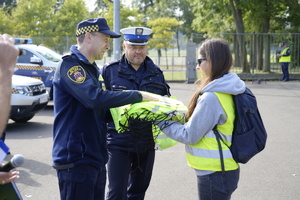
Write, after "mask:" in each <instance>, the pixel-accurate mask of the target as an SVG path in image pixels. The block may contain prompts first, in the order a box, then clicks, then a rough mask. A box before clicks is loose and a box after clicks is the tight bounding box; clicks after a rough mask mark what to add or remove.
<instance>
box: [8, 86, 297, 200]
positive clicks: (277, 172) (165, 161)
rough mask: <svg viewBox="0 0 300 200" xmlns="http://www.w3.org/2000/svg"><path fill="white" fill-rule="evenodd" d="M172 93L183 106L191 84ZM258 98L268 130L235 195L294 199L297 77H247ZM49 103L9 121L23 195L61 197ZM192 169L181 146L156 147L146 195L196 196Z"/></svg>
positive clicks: (192, 199)
mask: <svg viewBox="0 0 300 200" xmlns="http://www.w3.org/2000/svg"><path fill="white" fill-rule="evenodd" d="M170 86H171V93H172V95H173V96H175V97H177V98H178V99H179V100H181V101H183V102H184V103H185V105H187V104H188V101H189V98H190V97H191V95H192V94H193V88H194V87H193V85H192V84H184V83H170ZM247 86H248V87H249V88H250V89H251V90H252V91H253V93H254V94H255V95H256V97H257V100H258V106H259V108H260V112H261V115H262V118H263V120H264V122H265V126H266V129H267V132H268V142H267V146H266V149H265V150H264V151H263V152H262V153H260V154H258V155H257V156H256V157H254V158H253V159H252V160H250V161H249V163H247V164H245V165H241V177H240V183H239V188H238V189H237V191H236V192H235V193H234V195H233V197H232V199H233V200H295V199H299V196H300V190H299V188H300V148H299V146H300V134H299V130H300V82H298V81H291V82H266V83H264V82H262V83H261V84H257V83H256V82H247ZM52 124H53V106H51V105H50V106H48V107H47V108H46V109H45V110H43V111H42V112H40V113H38V114H37V115H36V116H35V117H34V118H33V119H32V120H30V121H29V122H27V123H14V122H13V121H11V120H10V121H9V123H8V126H7V139H6V144H7V145H8V146H9V147H10V151H11V155H9V156H8V157H7V158H6V161H8V160H10V158H11V157H12V156H13V155H14V154H23V155H24V157H25V158H26V162H25V164H24V165H23V166H22V167H20V168H18V170H19V171H20V178H19V179H18V180H17V181H16V184H17V186H18V188H19V190H20V192H21V194H22V196H23V199H32V200H57V199H59V192H58V185H57V179H56V172H55V170H54V169H53V168H52V167H51V163H52V160H51V148H52ZM196 199H197V187H196V175H195V173H194V170H193V169H191V168H190V167H188V166H187V163H186V160H185V151H184V145H182V144H178V145H176V146H174V147H172V148H169V149H166V150H164V151H157V154H156V162H155V167H154V172H153V177H152V181H151V184H150V187H149V189H148V192H147V194H146V200H196Z"/></svg>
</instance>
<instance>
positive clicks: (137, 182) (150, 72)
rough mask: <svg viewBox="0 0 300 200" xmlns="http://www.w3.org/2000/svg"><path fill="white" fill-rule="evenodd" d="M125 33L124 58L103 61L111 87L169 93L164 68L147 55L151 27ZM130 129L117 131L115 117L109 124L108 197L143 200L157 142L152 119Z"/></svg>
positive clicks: (134, 29)
mask: <svg viewBox="0 0 300 200" xmlns="http://www.w3.org/2000/svg"><path fill="white" fill-rule="evenodd" d="M120 31H121V33H123V34H124V42H123V50H124V52H125V53H124V55H123V56H122V58H121V59H119V60H116V61H114V62H111V63H109V64H107V65H104V67H103V68H102V76H103V78H104V82H105V86H106V88H107V89H108V90H112V91H120V90H140V91H147V92H151V93H155V94H159V95H163V96H165V95H168V96H169V95H170V91H169V85H168V84H167V83H166V81H165V78H164V75H163V72H162V71H161V70H160V68H159V67H158V66H157V65H156V64H154V62H153V61H152V60H151V58H149V57H148V56H147V45H148V39H149V35H150V34H151V33H152V30H151V29H149V28H145V27H130V28H124V29H121V30H120ZM135 127H136V129H137V132H135V131H133V130H131V131H127V132H124V133H117V131H116V130H115V127H114V123H113V121H110V122H109V123H108V124H107V128H108V133H107V136H108V138H107V139H108V155H109V161H108V164H107V170H108V181H109V184H108V193H107V200H112V199H114V200H122V199H123V200H125V199H135V200H141V199H144V197H145V192H146V190H147V188H148V186H149V183H150V180H151V176H152V170H153V164H154V158H155V144H154V141H153V134H152V125H151V123H147V122H141V123H140V124H137V125H136V126H135Z"/></svg>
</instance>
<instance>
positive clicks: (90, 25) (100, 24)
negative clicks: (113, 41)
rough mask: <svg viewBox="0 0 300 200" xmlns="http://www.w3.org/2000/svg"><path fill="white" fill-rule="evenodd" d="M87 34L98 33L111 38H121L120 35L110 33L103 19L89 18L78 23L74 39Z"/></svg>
mask: <svg viewBox="0 0 300 200" xmlns="http://www.w3.org/2000/svg"><path fill="white" fill-rule="evenodd" d="M88 32H100V33H104V34H107V35H109V36H110V37H111V38H118V37H121V35H120V34H118V33H115V32H113V31H111V30H110V29H109V27H108V25H107V21H106V19H104V18H91V19H87V20H84V21H82V22H79V23H78V24H77V29H76V37H78V36H80V35H83V34H85V33H88Z"/></svg>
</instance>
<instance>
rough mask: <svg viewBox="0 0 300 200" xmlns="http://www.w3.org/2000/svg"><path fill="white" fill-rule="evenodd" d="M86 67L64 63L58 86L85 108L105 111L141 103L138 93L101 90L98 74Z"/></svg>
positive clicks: (68, 62) (140, 96)
mask: <svg viewBox="0 0 300 200" xmlns="http://www.w3.org/2000/svg"><path fill="white" fill-rule="evenodd" d="M88 67H92V66H88ZM88 67H86V68H84V67H82V66H80V65H75V66H74V63H73V62H70V61H64V62H63V63H62V64H61V66H60V86H61V87H63V88H64V91H66V92H68V93H69V94H70V95H72V96H73V97H74V98H76V99H77V100H78V101H79V102H80V103H82V104H83V105H84V106H85V107H86V108H89V109H106V108H111V107H118V106H122V105H126V104H131V103H136V102H140V101H142V95H141V94H140V93H139V92H138V91H126V92H121V91H108V90H102V87H101V82H100V81H99V75H100V74H99V72H98V71H97V70H96V69H87V68H88Z"/></svg>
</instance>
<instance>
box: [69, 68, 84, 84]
mask: <svg viewBox="0 0 300 200" xmlns="http://www.w3.org/2000/svg"><path fill="white" fill-rule="evenodd" d="M67 73H68V77H69V79H71V80H72V81H74V82H76V83H83V82H84V81H85V79H86V73H85V71H84V69H83V67H81V66H79V65H78V66H74V67H72V68H70V69H69V71H68V72H67Z"/></svg>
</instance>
